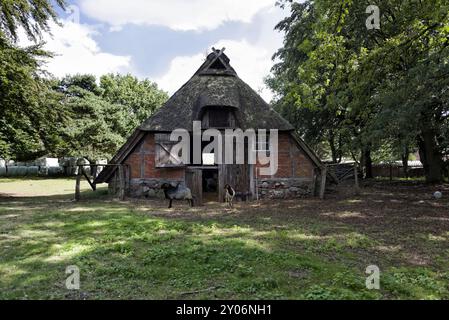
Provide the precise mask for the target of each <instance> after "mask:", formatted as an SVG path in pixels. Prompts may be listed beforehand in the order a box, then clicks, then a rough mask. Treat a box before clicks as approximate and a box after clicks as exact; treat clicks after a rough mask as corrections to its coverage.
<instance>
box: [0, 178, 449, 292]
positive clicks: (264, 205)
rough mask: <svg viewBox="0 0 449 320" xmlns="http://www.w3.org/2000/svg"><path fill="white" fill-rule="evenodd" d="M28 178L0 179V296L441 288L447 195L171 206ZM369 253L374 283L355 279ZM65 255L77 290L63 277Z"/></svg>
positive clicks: (448, 253) (448, 278) (445, 280)
mask: <svg viewBox="0 0 449 320" xmlns="http://www.w3.org/2000/svg"><path fill="white" fill-rule="evenodd" d="M29 183H30V182H29V181H22V180H14V181H5V180H1V181H0V193H5V189H8V190H15V191H14V193H15V194H16V197H13V198H1V197H0V299H408V298H411V299H448V298H449V292H448V284H449V272H448V269H447V266H448V262H449V259H448V257H449V248H448V239H449V231H448V230H449V229H448V228H447V227H448V223H447V212H448V211H447V202H441V203H438V204H431V205H429V207H428V208H427V209H426V210H424V207H423V208H421V209H422V210H420V211H419V214H418V213H417V215H415V214H414V211H413V210H414V209H413V208H414V207H417V205H414V206H410V207H409V209H408V210H407V212H406V213H402V211H401V213H399V209H397V210H396V208H399V207H397V205H398V204H397V203H390V202H389V198H386V196H384V195H382V194H378V193H376V191H370V192H365V193H364V194H363V195H361V196H360V197H357V198H355V197H353V196H347V197H343V198H337V197H336V198H330V199H328V200H326V201H324V202H320V201H319V200H316V199H307V200H295V201H284V202H259V203H256V202H255V203H247V204H240V203H239V204H237V205H236V208H235V209H234V210H232V211H230V210H227V209H226V208H225V207H224V206H223V205H222V204H217V203H215V204H207V205H206V206H204V207H201V208H188V207H187V206H186V205H185V204H181V203H176V204H175V208H174V209H172V210H169V209H166V203H165V202H163V201H126V202H118V201H115V200H112V199H110V198H109V197H108V195H107V192H106V190H105V189H100V191H99V192H97V193H93V192H92V191H88V189H87V188H85V191H84V192H83V200H82V201H81V202H73V201H72V200H71V199H72V197H73V194H72V193H73V192H72V193H70V192H68V190H70V188H73V184H74V181H73V180H61V179H57V180H43V181H38V180H33V181H32V183H33V187H35V189H34V193H35V195H37V196H38V197H31V196H30V192H32V190H31V191H30V190H28V189H27V190H25V189H23V186H26V185H27V184H29ZM53 183H54V185H53ZM58 189H60V190H63V192H61V193H62V194H59V195H45V194H47V192H49V193H50V194H53V193H54V191H51V190H58ZM20 190H23V192H24V194H23V195H22V197H18V195H20ZM66 190H67V192H66ZM372 201H373V202H372ZM379 201H383V203H387V205H386V206H382V205H380V204H379V203H380V202H379ZM404 201H405V200H404ZM374 203H377V204H378V205H377V208H376V206H374V205H373V204H374ZM376 209H377V211H376ZM418 209H419V208H418ZM417 212H418V211H417ZM445 212H446V213H445ZM417 218H419V219H418V220H416V219H417ZM426 218H428V219H429V220H426ZM436 219H441V221H440V222H439V223H435V222H436V221H437V220H436ZM445 219H446V220H445ZM370 264H376V265H378V266H379V267H380V269H381V290H368V289H366V288H365V279H366V278H365V277H366V276H367V275H366V274H365V268H366V267H367V266H368V265H370ZM69 265H76V266H78V267H79V269H80V275H81V288H80V290H78V291H76V290H75V291H72V290H67V289H66V288H65V279H66V277H67V275H66V274H65V269H66V267H67V266H69Z"/></svg>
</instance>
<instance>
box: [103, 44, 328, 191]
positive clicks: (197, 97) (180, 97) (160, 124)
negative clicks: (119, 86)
mask: <svg viewBox="0 0 449 320" xmlns="http://www.w3.org/2000/svg"><path fill="white" fill-rule="evenodd" d="M223 51H224V49H223V50H221V51H219V50H215V49H213V52H212V53H210V54H209V55H208V56H207V59H206V61H205V62H204V63H203V64H202V65H201V67H200V68H199V69H198V70H197V71H196V72H195V74H194V75H193V76H192V78H190V80H189V81H188V82H187V83H186V84H184V85H183V86H182V87H181V88H180V89H179V90H178V91H177V92H176V93H175V94H174V95H173V96H172V97H171V98H170V99H169V100H168V101H167V102H166V103H165V104H164V105H163V106H162V107H161V108H160V109H159V110H158V111H157V112H156V113H155V114H154V115H152V116H151V117H150V118H148V119H147V120H146V121H145V122H144V123H143V124H142V125H141V126H140V127H139V128H137V129H136V130H135V131H134V133H133V134H132V135H131V137H130V138H129V139H128V141H127V142H126V143H125V144H124V145H123V146H122V148H120V150H119V151H118V152H117V154H116V155H115V156H114V158H113V159H112V160H111V162H110V163H111V164H120V163H122V162H123V161H124V160H125V159H126V157H127V156H128V155H129V154H130V153H131V152H132V150H133V149H134V148H135V147H136V145H138V143H139V142H140V141H141V139H142V138H143V137H144V136H145V133H146V132H149V131H150V132H171V131H173V130H174V129H181V128H183V129H187V130H189V131H191V130H192V122H193V121H194V120H201V114H202V112H203V111H204V108H206V107H230V108H232V109H233V110H234V113H235V118H236V122H237V127H238V128H240V129H243V130H246V129H250V128H251V129H278V130H280V131H290V132H292V133H293V129H294V128H293V126H292V125H291V124H290V123H288V122H287V121H286V120H285V119H284V118H282V117H281V116H280V115H279V114H278V113H277V112H276V111H274V110H273V109H272V108H271V107H270V106H269V105H268V104H267V103H266V102H265V101H264V100H263V99H262V98H261V97H260V96H259V95H258V94H257V93H256V92H255V91H254V90H253V89H251V87H250V86H248V85H247V84H246V83H245V82H244V81H243V80H242V79H240V78H239V77H238V75H237V73H236V72H235V70H234V69H233V68H232V66H231V65H230V64H229V62H230V60H229V58H228V57H227V56H226V55H225V54H224V53H223ZM296 140H297V141H298V143H299V144H300V147H301V148H303V149H305V150H306V153H307V155H308V156H309V157H310V158H311V160H312V161H313V162H314V164H315V165H316V166H317V167H318V168H320V167H321V162H320V160H319V159H318V158H317V157H316V156H315V155H314V153H313V151H312V150H310V148H308V146H307V145H305V144H304V142H303V141H302V140H301V139H299V138H296ZM114 171H115V168H114V167H107V168H106V169H105V170H103V171H102V172H101V173H100V175H99V176H98V177H97V179H96V180H95V183H102V182H107V181H108V180H109V179H110V177H111V176H112V174H113V173H114Z"/></svg>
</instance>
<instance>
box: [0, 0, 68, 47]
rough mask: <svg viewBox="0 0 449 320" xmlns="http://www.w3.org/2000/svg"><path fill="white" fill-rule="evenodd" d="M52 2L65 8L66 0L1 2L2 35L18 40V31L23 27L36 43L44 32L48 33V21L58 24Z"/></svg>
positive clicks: (0, 28) (6, 0)
mask: <svg viewBox="0 0 449 320" xmlns="http://www.w3.org/2000/svg"><path fill="white" fill-rule="evenodd" d="M52 2H55V3H56V4H57V5H58V6H59V7H61V8H64V7H65V0H55V1H49V0H14V1H11V0H0V33H1V32H3V33H4V35H5V36H6V37H7V38H9V39H12V40H13V41H16V40H17V37H18V35H17V30H18V28H19V27H22V28H23V29H24V30H25V32H26V35H27V36H28V38H30V39H31V40H33V41H34V42H36V41H37V40H38V39H39V38H40V37H41V34H42V31H44V32H48V31H49V25H48V21H50V20H53V21H54V22H57V20H56V19H57V14H56V12H55V9H54V7H53V4H52Z"/></svg>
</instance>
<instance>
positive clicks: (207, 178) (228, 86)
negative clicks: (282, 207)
mask: <svg viewBox="0 0 449 320" xmlns="http://www.w3.org/2000/svg"><path fill="white" fill-rule="evenodd" d="M223 51H224V49H223V50H220V51H219V50H215V49H213V52H212V53H210V54H209V55H208V57H207V58H206V61H205V62H204V63H203V64H202V65H201V66H200V68H199V69H198V71H196V72H195V74H194V75H193V76H192V78H191V79H190V80H189V81H188V82H187V83H185V84H184V85H183V86H182V87H181V88H180V89H179V90H178V91H177V92H176V93H175V94H174V95H173V96H172V97H171V98H170V99H169V100H168V101H167V102H166V103H165V104H164V105H163V106H162V107H161V108H160V109H159V110H158V111H157V112H156V113H155V114H154V115H152V116H151V117H150V118H148V119H147V120H146V121H145V122H144V123H142V125H141V126H140V127H138V128H137V129H136V130H135V131H134V133H133V134H132V135H131V136H130V137H129V139H128V140H127V142H126V143H125V144H124V145H123V147H122V148H121V149H120V150H119V151H118V152H117V154H116V155H115V156H114V158H113V159H112V160H111V162H110V163H111V164H115V165H117V166H109V167H107V168H106V169H105V170H104V171H102V172H101V174H100V175H99V176H98V177H97V178H96V180H95V183H104V182H107V183H109V188H110V190H111V192H116V190H118V189H120V188H118V185H119V184H122V187H124V190H126V193H127V194H128V195H129V196H131V197H158V196H162V195H163V193H162V192H161V190H160V186H161V184H163V183H166V182H168V183H171V184H172V185H174V186H176V184H177V183H185V184H186V185H187V186H188V187H189V188H190V189H192V192H193V194H194V196H195V198H196V202H197V203H202V201H203V197H206V198H207V199H208V200H218V201H223V199H224V191H223V190H224V186H225V185H226V184H230V185H231V186H233V187H234V189H235V190H236V191H237V192H238V193H239V194H241V195H243V196H245V197H248V198H249V199H254V198H256V197H257V198H292V197H301V196H306V195H312V194H314V193H315V192H316V189H317V186H318V185H319V183H320V181H321V179H320V175H321V171H322V163H321V161H320V160H319V158H318V157H317V156H316V155H315V154H314V153H313V151H312V150H311V149H310V148H309V147H308V146H307V145H306V144H305V143H304V142H303V141H302V140H301V139H300V138H299V137H297V136H296V135H295V133H294V128H293V126H292V125H291V124H290V123H288V122H287V121H286V120H285V119H284V118H282V117H281V116H280V115H279V114H278V113H277V112H276V111H274V110H273V109H272V108H271V107H270V106H269V105H268V104H267V103H266V102H265V101H264V100H263V99H262V98H261V97H260V96H259V95H258V94H257V93H256V92H255V91H254V90H253V89H251V88H250V87H249V86H248V85H247V84H246V83H245V82H244V81H242V80H241V79H240V78H239V77H238V75H237V73H236V71H235V70H234V69H233V68H232V67H231V65H230V63H229V62H230V60H229V58H228V57H227V56H226V55H225V54H224V53H223ZM193 121H201V129H202V130H206V129H209V128H216V129H218V130H221V131H223V130H225V129H227V128H240V129H242V130H247V129H255V130H258V129H266V130H270V129H277V130H278V170H277V172H276V173H275V174H274V175H271V176H261V175H260V174H259V171H258V167H259V166H261V165H260V164H259V163H256V164H250V163H246V162H245V163H244V164H215V163H214V162H213V161H212V162H210V160H207V161H206V160H204V161H203V162H202V163H200V164H198V163H196V164H192V165H190V164H185V163H183V161H180V159H179V157H177V155H173V154H172V153H171V152H170V148H172V146H173V145H174V143H176V142H173V141H170V139H169V136H170V133H171V132H172V131H173V130H175V129H180V128H182V129H186V130H188V131H189V132H192V130H193V128H192V126H193ZM258 146H260V144H258ZM266 148H267V149H268V150H269V149H270V147H269V146H267V147H266ZM205 156H206V155H203V157H202V158H203V159H205V158H206V157H205ZM120 165H123V166H120Z"/></svg>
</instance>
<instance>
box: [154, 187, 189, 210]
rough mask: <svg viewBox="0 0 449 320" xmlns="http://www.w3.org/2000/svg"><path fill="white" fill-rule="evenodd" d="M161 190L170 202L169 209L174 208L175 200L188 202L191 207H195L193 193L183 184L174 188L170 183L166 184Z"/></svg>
mask: <svg viewBox="0 0 449 320" xmlns="http://www.w3.org/2000/svg"><path fill="white" fill-rule="evenodd" d="M161 189H162V190H164V194H165V199H167V200H170V203H169V205H168V208H171V207H172V202H173V200H187V202H189V204H190V206H191V207H193V197H192V192H191V191H190V189H189V188H187V187H185V186H183V185H181V183H178V185H177V186H176V187H173V186H172V185H171V184H169V183H164V184H162V186H161Z"/></svg>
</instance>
